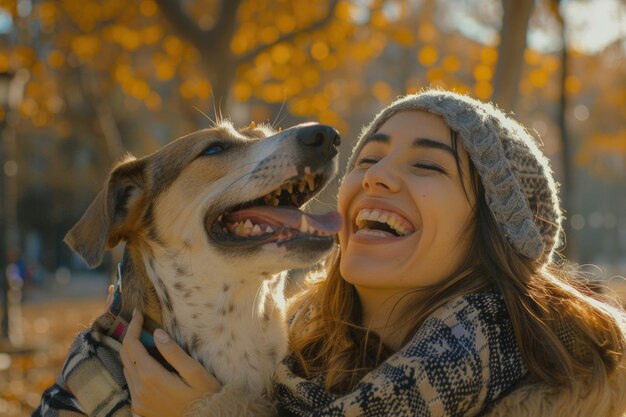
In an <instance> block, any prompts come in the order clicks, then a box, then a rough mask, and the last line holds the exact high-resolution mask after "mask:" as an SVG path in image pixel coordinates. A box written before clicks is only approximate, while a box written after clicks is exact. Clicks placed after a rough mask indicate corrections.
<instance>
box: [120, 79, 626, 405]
mask: <svg viewBox="0 0 626 417" xmlns="http://www.w3.org/2000/svg"><path fill="white" fill-rule="evenodd" d="M338 209H339V211H340V212H341V214H342V216H343V218H344V225H343V227H342V230H341V232H340V234H339V242H340V250H338V251H337V254H336V255H335V256H334V257H332V259H330V260H329V264H328V267H327V269H326V272H325V274H324V279H321V280H318V281H317V282H314V283H312V284H311V286H310V287H309V288H308V289H307V290H305V291H304V292H303V293H302V294H300V295H299V296H298V297H297V299H296V300H295V301H294V303H293V306H294V315H293V319H292V321H291V325H290V348H291V353H290V354H289V355H288V356H287V357H286V358H285V359H284V361H283V362H282V363H281V364H280V365H279V367H278V369H277V371H276V392H275V394H276V398H277V402H278V407H279V409H280V411H281V413H282V414H284V415H293V416H328V415H336V416H343V415H346V416H347V415H350V416H359V415H364V416H387V415H395V416H404V415H417V416H474V415H481V414H482V415H491V416H504V415H507V416H511V415H519V416H521V415H524V416H529V415H533V416H535V415H536V416H549V415H567V416H577V415H580V416H588V415H597V416H622V415H623V414H624V413H625V412H626V392H625V391H626V388H624V386H625V385H626V370H625V368H624V366H625V365H624V364H625V361H626V359H625V355H624V351H625V345H626V342H625V338H624V330H623V329H624V318H623V317H624V316H623V312H621V311H620V310H618V309H617V308H614V307H612V306H611V305H610V304H609V303H608V302H605V301H602V300H600V297H599V296H597V295H593V294H591V293H590V292H588V291H586V290H585V288H584V287H581V286H580V285H579V284H577V283H576V282H575V281H573V280H572V279H570V278H567V276H566V274H565V273H564V272H562V271H560V270H559V267H558V265H557V264H555V263H554V261H553V259H554V257H555V256H554V250H555V247H556V246H557V244H558V241H559V234H560V233H561V226H560V224H561V220H562V215H561V209H560V207H559V202H558V197H557V192H556V185H555V182H554V180H553V177H552V173H551V170H550V167H549V164H548V161H547V159H546V158H545V157H544V156H543V155H542V153H541V152H540V151H539V149H538V148H537V146H536V145H535V143H534V141H533V139H532V137H531V136H530V135H529V134H528V133H527V132H526V131H525V130H524V129H523V128H522V127H521V126H520V125H519V124H517V123H516V122H515V121H513V120H512V119H510V118H509V117H507V116H506V115H504V114H503V113H502V112H500V111H499V110H497V109H496V108H494V107H493V106H491V105H489V104H484V103H481V102H478V101H476V100H473V99H471V98H468V97H464V96H461V95H458V94H454V93H450V92H443V91H425V92H422V93H419V94H415V95H409V96H406V97H403V98H400V99H399V100H397V101H395V102H394V103H392V104H391V105H390V106H389V107H387V108H386V109H384V110H383V111H382V112H380V113H379V114H378V115H377V116H376V118H375V119H374V120H373V121H372V123H370V125H369V126H367V127H366V128H365V129H364V130H363V132H362V134H361V136H360V138H359V140H358V142H357V144H356V146H355V147H354V151H353V154H352V157H351V159H350V161H349V163H348V169H347V174H346V176H345V178H344V180H343V182H342V184H341V187H340V189H339V194H338ZM140 327H141V317H136V318H135V319H134V320H133V323H131V326H130V328H129V330H128V333H127V337H126V339H125V342H124V348H123V350H122V359H123V362H124V366H125V369H124V372H125V375H126V377H127V380H128V381H129V386H130V389H131V395H132V398H133V409H134V410H135V412H137V413H138V414H140V415H143V416H146V417H147V416H152V415H155V416H156V415H161V416H163V415H183V414H184V413H185V410H186V411H187V415H210V414H209V410H211V409H214V410H215V409H217V408H219V407H218V403H219V401H220V399H219V398H220V397H219V383H218V382H217V381H216V380H215V379H214V378H213V377H212V376H210V375H207V374H206V373H205V372H204V371H203V368H201V367H200V365H199V364H196V363H195V362H194V361H193V360H192V359H190V358H189V357H187V356H186V355H185V354H184V352H182V351H181V350H180V349H179V348H178V347H177V346H176V345H175V344H174V343H173V342H171V341H169V342H165V343H162V342H161V341H159V339H158V337H157V346H158V347H159V349H160V350H161V351H162V353H163V355H164V356H165V358H166V359H167V360H168V361H169V362H170V363H171V364H172V365H173V366H174V368H176V369H177V370H178V371H179V373H180V375H181V376H182V377H183V378H184V379H185V381H186V383H185V382H182V381H181V380H180V379H179V378H178V377H175V376H173V375H172V374H169V373H168V372H167V371H165V370H163V369H162V368H159V367H158V365H156V363H153V362H151V361H149V360H148V359H147V356H146V354H145V352H142V347H141V345H140V344H139V343H136V340H135V335H137V334H138V331H139V329H140ZM157 336H159V334H157ZM138 359H139V360H138ZM135 362H136V363H135ZM146 375H147V376H146ZM155 376H156V377H155ZM159 385H161V386H159ZM165 388H167V390H169V391H170V392H171V391H173V392H172V395H169V396H167V397H164V396H163V395H162V394H161V393H162V392H164V391H166V389H165ZM216 393H217V394H216ZM194 400H195V401H194ZM189 404H191V405H190V406H189ZM216 407H217V408H216Z"/></svg>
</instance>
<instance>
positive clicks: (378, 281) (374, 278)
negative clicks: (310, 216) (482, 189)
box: [338, 111, 474, 290]
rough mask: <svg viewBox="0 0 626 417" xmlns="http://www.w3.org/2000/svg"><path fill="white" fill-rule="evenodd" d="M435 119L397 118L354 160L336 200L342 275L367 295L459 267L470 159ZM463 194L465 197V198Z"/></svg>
mask: <svg viewBox="0 0 626 417" xmlns="http://www.w3.org/2000/svg"><path fill="white" fill-rule="evenodd" d="M457 154H458V157H459V166H460V167H461V170H462V172H463V174H462V175H461V173H459V171H458V169H457V163H456V159H455V153H454V151H453V149H452V138H451V133H450V129H449V128H448V126H447V125H446V124H445V122H444V121H443V119H442V118H441V117H439V116H436V115H433V114H431V113H427V112H417V111H407V112H402V113H398V114H395V115H394V116H392V117H391V118H390V119H389V120H387V121H386V122H385V124H384V125H382V126H381V128H380V129H379V130H378V132H376V133H375V134H373V135H372V136H371V137H370V138H369V139H368V140H367V142H366V144H365V146H363V148H362V149H361V151H360V153H359V154H358V155H357V158H356V165H355V167H354V169H353V170H352V171H351V172H349V173H348V174H347V175H346V177H345V179H344V181H343V183H342V185H341V187H340V189H339V196H338V208H339V212H340V213H341V215H342V216H343V219H344V222H343V226H342V229H341V231H340V233H339V242H340V245H341V264H340V269H341V274H342V275H343V277H344V278H345V279H346V280H347V281H348V282H350V283H352V284H353V285H355V286H356V287H357V289H358V288H359V287H361V288H363V289H365V288H371V289H386V290H403V289H411V288H416V287H420V286H424V285H430V284H435V283H437V282H439V281H441V280H443V279H444V278H446V277H448V276H449V275H451V274H452V273H453V272H454V271H455V270H456V269H457V268H458V267H459V266H460V263H461V262H462V261H463V259H464V256H465V255H466V253H467V251H468V248H469V241H470V238H471V236H470V235H469V233H467V232H466V231H467V230H468V229H467V228H468V226H469V225H470V222H471V221H472V207H473V205H474V196H473V195H472V187H471V185H470V179H469V178H470V175H469V158H468V155H467V153H466V152H465V150H464V149H462V147H461V145H460V144H459V146H458V149H457ZM463 184H464V186H465V190H467V194H468V195H469V197H468V195H466V192H465V191H464V188H463Z"/></svg>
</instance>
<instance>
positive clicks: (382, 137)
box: [361, 133, 391, 148]
mask: <svg viewBox="0 0 626 417" xmlns="http://www.w3.org/2000/svg"><path fill="white" fill-rule="evenodd" d="M390 139H391V138H390V137H389V135H386V134H384V133H374V134H373V135H372V136H370V137H368V138H366V139H365V140H364V141H363V145H361V148H363V147H364V146H365V145H367V144H368V143H370V142H382V143H389V140H390Z"/></svg>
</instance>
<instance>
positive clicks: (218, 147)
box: [201, 143, 224, 156]
mask: <svg viewBox="0 0 626 417" xmlns="http://www.w3.org/2000/svg"><path fill="white" fill-rule="evenodd" d="M223 150H224V146H223V145H222V144H219V143H214V144H213V145H211V146H209V147H208V148H206V149H205V150H204V151H203V152H202V154H201V156H211V155H217V154H218V153H220V152H222V151H223Z"/></svg>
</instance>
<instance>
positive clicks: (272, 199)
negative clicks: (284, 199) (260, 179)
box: [270, 197, 280, 206]
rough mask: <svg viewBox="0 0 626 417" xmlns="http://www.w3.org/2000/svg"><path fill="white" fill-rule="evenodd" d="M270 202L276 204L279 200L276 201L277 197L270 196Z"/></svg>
mask: <svg viewBox="0 0 626 417" xmlns="http://www.w3.org/2000/svg"><path fill="white" fill-rule="evenodd" d="M270 203H272V205H274V206H277V205H278V203H280V201H278V199H277V198H276V197H272V198H270Z"/></svg>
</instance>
